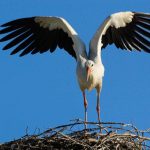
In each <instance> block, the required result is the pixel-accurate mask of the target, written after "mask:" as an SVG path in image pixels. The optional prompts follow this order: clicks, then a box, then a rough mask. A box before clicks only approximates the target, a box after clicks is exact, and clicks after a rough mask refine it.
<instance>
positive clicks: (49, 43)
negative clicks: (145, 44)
mask: <svg viewBox="0 0 150 150" xmlns="http://www.w3.org/2000/svg"><path fill="white" fill-rule="evenodd" d="M1 27H3V29H2V30H0V34H5V33H7V35H5V36H4V37H3V38H1V39H0V42H4V41H7V40H11V41H10V42H9V43H8V44H7V45H6V46H5V47H4V48H3V50H7V49H9V48H12V47H14V46H15V48H14V49H13V51H12V52H11V55H12V54H16V53H18V52H21V53H20V56H24V55H26V54H28V53H31V54H36V53H44V52H46V51H50V52H54V51H55V50H56V48H57V46H58V47H59V48H60V49H64V50H65V51H67V52H68V53H69V54H70V55H71V56H73V57H74V58H77V57H78V55H79V53H81V52H84V53H85V46H84V43H83V42H82V40H81V39H80V38H79V36H78V34H77V33H76V32H75V30H74V29H73V28H72V27H71V25H70V24H69V23H68V22H67V21H66V20H65V19H63V18H60V17H30V18H21V19H17V20H13V21H10V22H8V23H5V24H3V25H1Z"/></svg>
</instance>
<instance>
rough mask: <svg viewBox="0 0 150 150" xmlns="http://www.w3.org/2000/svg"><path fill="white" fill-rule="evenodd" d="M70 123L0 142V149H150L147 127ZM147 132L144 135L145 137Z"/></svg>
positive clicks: (102, 123) (111, 123)
mask: <svg viewBox="0 0 150 150" xmlns="http://www.w3.org/2000/svg"><path fill="white" fill-rule="evenodd" d="M84 124H85V123H84V121H82V120H79V119H78V120H74V121H73V123H70V124H66V125H61V126H57V127H55V128H50V129H48V130H46V131H44V132H42V133H40V134H35V135H28V134H27V135H25V136H24V137H22V138H20V139H18V140H14V141H11V142H7V143H4V144H1V145H0V150H8V149H10V150H150V146H149V143H150V137H149V133H150V130H149V129H148V130H145V131H141V130H138V129H137V128H136V127H135V126H133V125H132V124H124V123H115V122H101V123H100V124H99V123H96V122H87V125H88V128H87V129H86V130H85V129H84ZM145 135H147V136H145Z"/></svg>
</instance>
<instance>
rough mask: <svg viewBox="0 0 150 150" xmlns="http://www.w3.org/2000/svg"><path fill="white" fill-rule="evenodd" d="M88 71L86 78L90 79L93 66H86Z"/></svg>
mask: <svg viewBox="0 0 150 150" xmlns="http://www.w3.org/2000/svg"><path fill="white" fill-rule="evenodd" d="M86 72H87V77H86V80H87V81H88V80H89V76H90V74H91V68H90V67H87V68H86Z"/></svg>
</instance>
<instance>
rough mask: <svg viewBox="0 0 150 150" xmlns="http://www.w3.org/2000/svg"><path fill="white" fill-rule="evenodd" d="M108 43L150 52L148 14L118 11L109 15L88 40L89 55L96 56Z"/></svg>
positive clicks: (149, 20)
mask: <svg viewBox="0 0 150 150" xmlns="http://www.w3.org/2000/svg"><path fill="white" fill-rule="evenodd" d="M108 44H110V45H111V44H115V46H116V47H117V48H120V49H125V50H130V51H132V50H138V51H141V50H143V51H145V52H148V53H150V14H146V13H137V12H119V13H115V14H112V15H111V16H109V17H108V18H107V19H106V20H105V21H104V22H103V24H102V25H101V26H100V27H99V29H98V30H97V32H96V33H95V35H94V37H93V38H92V40H91V42H90V48H91V55H95V56H93V57H96V55H97V53H99V51H100V50H101V49H102V48H105V47H106V46H107V45H108ZM92 53H93V54H92Z"/></svg>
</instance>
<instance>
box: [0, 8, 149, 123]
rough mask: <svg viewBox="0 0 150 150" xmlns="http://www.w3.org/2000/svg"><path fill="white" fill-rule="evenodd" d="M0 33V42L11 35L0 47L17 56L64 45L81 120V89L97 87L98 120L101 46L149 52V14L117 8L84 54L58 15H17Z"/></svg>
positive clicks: (68, 26)
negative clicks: (74, 79)
mask: <svg viewBox="0 0 150 150" xmlns="http://www.w3.org/2000/svg"><path fill="white" fill-rule="evenodd" d="M1 27H4V29H2V30H0V34H5V33H8V35H6V36H4V37H3V38H1V39H0V42H3V41H7V40H10V39H12V41H10V42H9V43H8V44H7V45H6V46H5V47H4V48H3V50H7V49H9V48H11V47H13V46H16V45H17V46H16V47H15V49H14V50H13V51H12V52H11V55H12V54H16V53H18V52H21V54H20V56H24V55H26V54H28V53H31V54H36V53H44V52H46V51H50V52H51V53H53V52H54V51H55V50H56V48H57V47H59V48H60V49H64V50H65V51H67V52H68V53H69V54H70V55H71V56H73V57H74V58H75V59H76V61H77V68H76V74H77V80H78V82H79V86H80V89H81V91H82V93H83V100H84V107H85V122H86V121H87V100H86V94H85V90H86V89H87V90H92V89H93V88H96V90H97V106H96V110H97V114H98V121H100V91H101V88H102V80H103V76H104V66H103V64H102V61H101V49H103V48H105V47H106V46H107V45H108V44H110V45H111V44H113V43H114V44H115V45H116V47H117V48H121V49H124V50H130V51H132V50H138V51H141V50H144V51H145V52H148V53H150V14H146V13H136V12H130V11H127V12H119V13H115V14H112V15H111V16H109V17H108V18H106V19H105V21H104V22H103V23H102V25H101V26H100V27H99V28H98V30H97V31H96V33H95V34H94V36H93V38H92V39H91V41H90V51H89V54H87V52H86V49H85V45H84V43H83V41H82V40H81V39H80V37H79V36H78V34H77V33H76V31H75V30H74V29H73V28H72V27H71V25H70V24H69V23H68V22H67V21H66V20H65V19H63V18H60V17H31V18H22V19H17V20H14V21H11V22H8V23H5V24H3V25H2V26H1Z"/></svg>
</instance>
